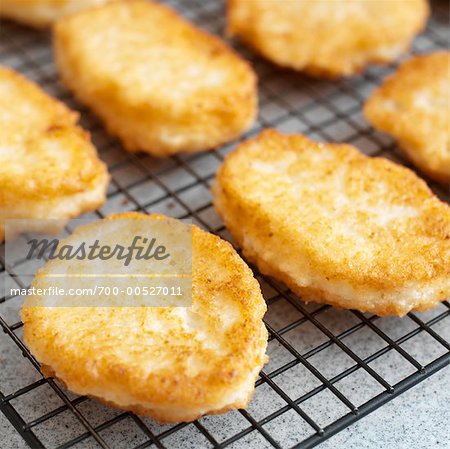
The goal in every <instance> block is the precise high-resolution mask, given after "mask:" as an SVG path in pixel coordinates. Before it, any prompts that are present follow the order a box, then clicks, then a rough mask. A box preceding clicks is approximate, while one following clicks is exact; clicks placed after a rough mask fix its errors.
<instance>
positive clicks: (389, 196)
mask: <svg viewBox="0 0 450 449" xmlns="http://www.w3.org/2000/svg"><path fill="white" fill-rule="evenodd" d="M296 180H298V181H296ZM213 194H214V205H215V207H216V210H217V211H218V213H219V214H220V216H221V217H222V218H223V220H224V222H225V224H226V226H227V228H228V229H229V230H230V232H231V234H232V235H233V237H234V238H235V239H236V241H237V243H238V244H239V245H240V246H241V247H242V248H243V251H244V254H245V256H246V258H247V259H249V260H250V261H252V262H255V263H256V264H257V265H258V267H259V269H260V270H261V271H262V272H263V273H265V274H269V275H272V276H274V277H276V278H277V279H280V280H282V281H284V282H285V283H286V284H287V285H288V286H289V287H291V288H292V289H293V290H294V291H296V292H297V293H298V294H300V295H301V296H302V297H304V298H305V299H307V300H314V301H318V302H327V303H330V304H333V305H340V306H341V307H345V308H359V309H360V310H364V311H371V312H373V313H376V314H379V315H388V314H396V315H403V314H404V313H406V312H408V311H409V310H411V309H420V310H422V309H425V308H429V307H432V306H434V305H436V304H437V303H438V302H439V301H442V300H445V299H446V298H447V297H448V296H450V207H449V206H448V205H447V204H445V203H443V202H441V201H439V200H438V198H436V197H435V196H434V195H433V193H432V192H431V191H430V189H429V188H428V187H427V185H426V184H425V182H423V181H422V180H421V179H419V178H418V177H417V176H416V175H415V174H414V173H413V172H412V171H410V170H408V169H407V168H405V167H402V166H399V165H397V164H394V163H393V162H391V161H388V160H386V159H383V158H369V157H367V156H364V155H362V154H361V153H359V152H358V151H357V150H356V149H355V148H354V147H351V146H349V145H338V144H322V143H316V142H313V141H311V140H309V139H307V138H306V137H304V136H302V135H282V134H280V133H278V132H277V131H275V130H266V131H264V132H263V133H261V134H260V135H259V136H257V137H255V138H253V139H250V140H248V141H246V142H244V143H242V144H241V145H239V146H238V147H237V149H236V150H235V151H233V152H232V153H230V154H229V155H228V156H227V157H226V159H225V161H224V163H223V165H222V166H221V168H220V169H219V171H218V174H217V178H216V182H215V184H214V187H213ZM310 276H313V277H314V276H315V277H316V279H319V280H318V281H313V280H311V279H312V278H311V277H310ZM340 288H341V289H340ZM348 288H351V291H350V290H348ZM346 289H347V290H346ZM420 292H424V293H423V297H420V296H417V297H415V296H414V295H415V294H416V293H419V294H420ZM425 292H429V293H425Z"/></svg>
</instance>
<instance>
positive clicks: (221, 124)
mask: <svg viewBox="0 0 450 449" xmlns="http://www.w3.org/2000/svg"><path fill="white" fill-rule="evenodd" d="M55 50H56V60H57V65H58V67H59V71H60V74H61V77H62V79H63V81H64V83H65V84H66V85H67V86H68V87H69V88H70V89H71V90H72V91H73V92H74V93H75V95H76V96H77V97H78V98H79V99H80V100H81V101H83V102H84V103H86V104H87V105H88V106H89V107H91V108H92V110H93V111H95V112H96V113H97V114H98V115H99V116H100V117H101V118H102V119H103V121H104V122H105V125H106V127H107V128H108V130H109V131H110V132H111V133H112V134H115V135H117V136H119V137H120V139H121V140H122V142H123V144H124V146H125V147H126V148H127V150H129V151H146V152H149V153H151V154H154V155H157V156H164V155H168V154H173V153H177V152H180V151H186V152H194V151H201V150H207V149H210V148H213V147H215V146H217V145H220V144H222V143H224V142H227V141H230V140H232V139H234V138H235V137H238V136H239V135H240V134H242V133H243V132H244V131H245V130H247V128H249V127H250V125H251V124H252V122H253V120H254V118H255V114H256V108H257V94H256V76H255V74H254V72H253V70H252V69H251V67H250V66H249V64H247V62H245V61H244V60H243V59H241V58H240V57H239V56H238V55H237V54H236V53H235V52H234V51H233V50H232V49H231V48H229V47H228V46H227V45H226V44H225V43H224V42H222V41H221V40H220V39H218V38H217V37H214V36H212V35H209V34H207V33H205V32H203V31H201V30H199V29H198V28H196V27H195V26H194V25H192V24H191V23H189V22H187V21H186V20H184V19H182V18H181V17H180V16H178V15H177V14H176V13H175V12H174V11H172V10H171V9H169V8H167V7H165V6H163V5H158V4H156V3H153V2H149V1H142V0H133V1H128V2H120V3H112V4H109V5H106V6H104V7H101V8H96V9H91V10H89V11H85V12H81V13H78V14H75V15H72V16H70V17H67V18H65V19H62V20H61V21H59V22H58V23H57V24H56V26H55Z"/></svg>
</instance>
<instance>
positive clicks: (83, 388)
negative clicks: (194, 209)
mask: <svg viewBox="0 0 450 449" xmlns="http://www.w3.org/2000/svg"><path fill="white" fill-rule="evenodd" d="M161 218H165V219H168V217H164V216H161V215H150V216H145V215H142V214H138V213H122V214H117V215H114V216H112V217H110V218H109V219H125V220H126V219H136V220H138V219H139V220H141V219H142V220H153V219H161ZM103 223H104V221H99V222H95V223H93V224H90V225H88V226H89V227H87V226H84V230H83V232H85V233H86V232H87V234H88V235H92V236H93V238H94V237H95V236H97V235H98V233H101V229H102V224H103ZM126 229H128V228H126ZM79 230H80V228H78V229H77V231H76V232H75V233H74V234H72V235H71V236H69V237H68V239H66V240H65V241H64V242H63V244H68V243H69V244H70V242H72V241H73V240H76V239H77V233H79ZM123 232H126V230H125V231H123ZM192 251H193V253H192V256H193V258H192V288H193V290H192V306H191V307H101V308H94V307H54V308H49V307H29V306H28V304H30V301H36V300H38V299H41V300H43V301H44V302H45V300H46V298H37V297H35V296H34V297H28V298H27V299H26V301H25V305H24V307H23V309H22V320H23V322H24V338H25V342H26V344H27V346H28V347H29V348H30V350H31V352H32V353H33V355H34V356H35V357H36V358H37V359H38V360H39V361H40V363H41V364H42V365H43V370H44V372H45V373H46V374H48V375H52V376H56V377H57V378H58V379H60V380H62V381H63V382H64V383H65V384H66V385H67V387H68V388H69V389H70V390H72V391H74V392H76V393H78V394H85V395H89V396H93V397H96V398H99V399H100V400H101V401H103V402H105V403H107V404H110V405H114V406H116V407H119V408H122V409H125V410H132V411H134V412H136V413H140V414H144V415H148V416H150V417H152V418H154V419H156V420H157V421H160V422H177V421H192V420H194V419H196V418H198V417H200V416H202V415H205V414H216V413H223V412H226V411H228V410H231V409H236V408H241V407H245V406H246V405H247V403H248V401H249V400H250V397H251V395H252V393H253V390H254V383H255V380H256V378H257V376H258V373H259V371H260V370H261V368H262V366H263V364H264V363H265V361H266V356H265V350H266V347H267V330H266V328H265V326H264V323H263V321H262V318H263V315H264V312H265V310H266V305H265V302H264V299H263V297H262V295H261V291H260V287H259V284H258V282H257V281H256V280H255V278H254V277H253V273H252V272H251V270H250V269H249V268H248V266H247V265H246V264H245V263H244V262H243V260H242V259H241V258H240V257H239V256H238V254H237V253H236V251H235V250H234V249H233V247H232V246H231V245H230V244H229V243H228V242H225V241H224V240H221V239H220V238H219V237H216V236H214V235H212V234H209V233H207V232H205V231H202V230H200V229H199V228H198V227H196V226H192ZM60 263H61V262H60V261H56V260H53V261H51V262H50V263H48V264H47V265H46V266H45V267H44V268H43V269H42V270H40V271H39V272H38V274H37V276H36V278H35V280H34V281H33V284H32V285H33V286H34V287H36V288H45V287H46V286H47V285H49V283H51V282H52V281H51V278H48V277H45V276H46V275H48V274H50V273H52V272H55V271H57V269H58V266H59V264H60ZM105 263H109V262H105ZM143 263H147V262H143ZM103 282H106V279H104V280H103Z"/></svg>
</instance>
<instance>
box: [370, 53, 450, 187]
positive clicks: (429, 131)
mask: <svg viewBox="0 0 450 449" xmlns="http://www.w3.org/2000/svg"><path fill="white" fill-rule="evenodd" d="M364 115H365V116H366V118H367V120H369V121H370V122H371V123H372V124H373V125H374V126H375V127H376V128H378V129H380V130H381V131H385V132H386V133H389V134H391V135H392V136H394V137H395V138H396V139H397V140H398V141H399V144H400V147H401V148H402V150H403V151H404V153H405V155H406V156H407V157H408V158H409V159H410V160H411V162H413V163H414V164H415V165H416V166H417V167H418V168H419V169H420V170H422V171H423V172H424V173H426V174H427V175H428V176H430V177H431V178H433V179H435V180H437V181H440V182H443V183H445V184H447V185H450V52H448V51H439V52H435V53H430V54H426V55H420V56H415V57H413V58H411V59H408V60H407V61H405V62H403V63H402V64H401V65H400V67H399V68H398V70H397V71H396V72H395V73H394V74H393V75H391V76H390V77H388V78H387V79H386V80H385V81H384V83H383V84H382V86H381V87H379V88H378V89H377V90H376V91H375V92H374V93H373V95H372V96H371V97H370V98H369V100H368V101H367V103H366V104H365V107H364Z"/></svg>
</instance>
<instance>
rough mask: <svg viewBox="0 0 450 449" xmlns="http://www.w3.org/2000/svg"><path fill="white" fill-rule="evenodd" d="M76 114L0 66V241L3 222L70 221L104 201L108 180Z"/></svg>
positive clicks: (101, 163)
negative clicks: (27, 219)
mask: <svg viewBox="0 0 450 449" xmlns="http://www.w3.org/2000/svg"><path fill="white" fill-rule="evenodd" d="M77 119H78V114H77V113H75V112H73V111H71V110H69V109H68V108H67V107H66V106H65V105H64V104H62V103H60V102H59V101H57V100H55V99H54V98H52V97H50V96H49V95H47V94H46V93H45V92H44V91H42V90H41V89H40V88H39V87H38V86H37V85H36V84H34V83H33V82H31V81H29V80H27V79H26V78H24V77H23V76H22V75H20V74H19V73H17V72H15V71H13V70H11V69H9V68H6V67H1V66H0V123H1V126H0V241H1V240H3V238H4V220H5V219H8V218H30V219H33V218H36V219H40V218H55V219H56V218H61V219H65V218H71V217H74V216H76V215H79V214H81V213H83V212H85V211H89V210H94V209H96V208H97V207H99V206H100V205H101V204H103V202H104V201H105V193H106V188H107V184H108V181H109V175H108V172H107V170H106V166H105V164H103V162H101V161H100V160H99V158H98V156H97V152H96V149H95V148H94V146H93V145H92V143H91V141H90V139H89V134H88V133H86V132H85V131H83V130H82V129H81V128H80V127H78V126H77V125H76V122H77Z"/></svg>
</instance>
